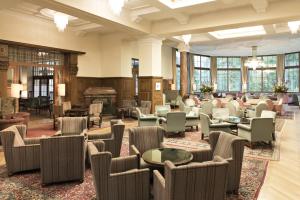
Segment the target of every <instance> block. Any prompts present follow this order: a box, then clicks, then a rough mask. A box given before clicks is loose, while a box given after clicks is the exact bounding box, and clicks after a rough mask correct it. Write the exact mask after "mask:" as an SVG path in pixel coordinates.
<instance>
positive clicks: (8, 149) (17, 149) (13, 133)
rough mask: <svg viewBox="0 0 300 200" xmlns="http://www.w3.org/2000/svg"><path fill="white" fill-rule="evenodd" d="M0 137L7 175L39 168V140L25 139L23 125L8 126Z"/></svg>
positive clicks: (0, 133) (24, 127)
mask: <svg viewBox="0 0 300 200" xmlns="http://www.w3.org/2000/svg"><path fill="white" fill-rule="evenodd" d="M0 135H1V141H2V145H3V151H4V158H5V162H6V167H7V171H8V175H12V174H14V173H16V172H21V171H27V170H34V169H39V168H40V141H39V138H33V139H29V138H25V135H26V126H25V125H14V126H10V127H8V128H6V129H4V130H2V131H1V132H0Z"/></svg>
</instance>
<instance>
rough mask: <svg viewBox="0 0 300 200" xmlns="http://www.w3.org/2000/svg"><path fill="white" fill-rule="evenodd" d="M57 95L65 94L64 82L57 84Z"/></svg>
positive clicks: (62, 95)
mask: <svg viewBox="0 0 300 200" xmlns="http://www.w3.org/2000/svg"><path fill="white" fill-rule="evenodd" d="M58 96H61V97H64V96H66V84H63V83H62V84H58Z"/></svg>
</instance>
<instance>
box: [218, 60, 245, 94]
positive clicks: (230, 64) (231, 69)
mask: <svg viewBox="0 0 300 200" xmlns="http://www.w3.org/2000/svg"><path fill="white" fill-rule="evenodd" d="M241 66H242V64H241V58H238V57H218V58H217V91H230V92H237V91H240V90H241Z"/></svg>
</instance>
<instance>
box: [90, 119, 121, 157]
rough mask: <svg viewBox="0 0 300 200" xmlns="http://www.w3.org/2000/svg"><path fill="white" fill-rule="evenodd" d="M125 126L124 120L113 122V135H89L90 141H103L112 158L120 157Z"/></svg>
mask: <svg viewBox="0 0 300 200" xmlns="http://www.w3.org/2000/svg"><path fill="white" fill-rule="evenodd" d="M124 129H125V124H124V123H123V121H122V120H111V134H97V133H95V134H90V133H87V136H88V140H101V141H103V142H104V143H105V151H109V152H111V154H112V157H113V158H115V157H119V156H120V151H121V146H122V139H123V135H124Z"/></svg>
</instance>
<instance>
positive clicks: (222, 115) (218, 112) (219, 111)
mask: <svg viewBox="0 0 300 200" xmlns="http://www.w3.org/2000/svg"><path fill="white" fill-rule="evenodd" d="M212 116H213V119H223V120H224V119H228V118H229V109H228V108H213V114H212Z"/></svg>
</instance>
